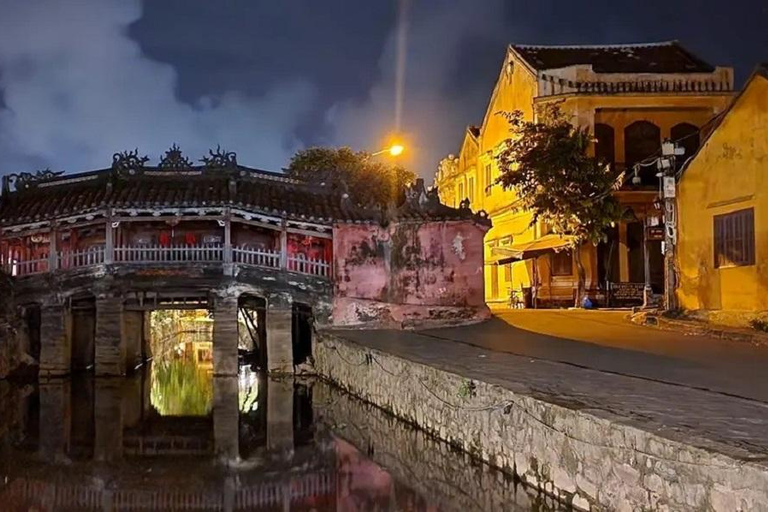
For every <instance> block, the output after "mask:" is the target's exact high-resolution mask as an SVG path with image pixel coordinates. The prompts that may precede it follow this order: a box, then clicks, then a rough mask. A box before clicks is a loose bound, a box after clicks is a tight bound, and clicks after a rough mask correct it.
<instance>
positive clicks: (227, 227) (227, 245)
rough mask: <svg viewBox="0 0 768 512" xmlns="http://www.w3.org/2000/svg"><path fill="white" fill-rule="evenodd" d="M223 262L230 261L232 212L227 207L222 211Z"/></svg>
mask: <svg viewBox="0 0 768 512" xmlns="http://www.w3.org/2000/svg"><path fill="white" fill-rule="evenodd" d="M224 263H225V264H227V263H232V214H231V212H230V210H229V208H227V209H226V210H225V212H224Z"/></svg>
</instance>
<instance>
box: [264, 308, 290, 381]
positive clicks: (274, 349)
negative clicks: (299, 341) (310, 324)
mask: <svg viewBox="0 0 768 512" xmlns="http://www.w3.org/2000/svg"><path fill="white" fill-rule="evenodd" d="M266 316H267V369H268V371H269V373H278V374H280V373H283V374H290V373H293V332H292V328H293V311H292V304H291V299H290V298H286V297H282V296H280V297H274V298H271V299H270V300H269V301H268V303H267V315H266Z"/></svg>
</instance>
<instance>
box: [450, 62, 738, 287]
mask: <svg viewBox="0 0 768 512" xmlns="http://www.w3.org/2000/svg"><path fill="white" fill-rule="evenodd" d="M508 62H512V66H511V67H510V66H508V65H507V63H508ZM510 69H511V72H510ZM625 79H628V80H631V79H637V80H642V79H644V78H643V77H642V76H639V77H637V76H633V75H628V76H627V77H625ZM730 98H731V95H730V94H729V93H714V92H712V93H704V92H702V93H693V92H685V93H683V92H680V93H648V94H645V93H617V94H603V95H600V94H560V95H552V96H540V91H539V81H538V78H537V76H536V73H535V71H534V70H532V69H531V68H529V67H528V66H527V65H526V64H525V63H524V62H522V61H521V60H519V59H518V58H517V56H516V54H515V53H514V52H511V51H510V52H508V54H507V57H506V59H505V61H504V65H503V66H502V70H501V73H500V74H499V79H498V81H497V83H496V86H495V88H494V90H493V93H492V95H491V98H490V102H489V105H488V109H487V111H486V114H485V118H484V120H483V124H482V126H481V127H480V135H479V136H478V137H477V138H474V137H471V136H470V135H468V134H467V135H466V136H465V140H464V143H463V145H462V150H461V153H460V155H459V157H458V159H457V161H456V166H457V167H456V170H455V173H454V174H453V176H451V177H443V179H438V180H437V181H436V185H437V186H438V189H439V192H440V198H441V200H442V201H443V202H444V203H445V204H448V205H458V202H459V201H460V200H461V198H458V197H456V193H457V192H458V187H457V186H456V184H457V183H459V182H462V183H464V190H465V194H464V195H465V196H467V195H468V193H467V192H466V190H467V186H468V184H469V183H468V178H469V176H473V179H474V184H475V191H474V197H473V199H474V200H473V201H472V203H471V205H470V206H471V208H472V209H473V210H481V209H482V210H485V211H486V212H488V214H489V216H490V218H491V221H492V222H493V227H492V229H491V230H489V231H488V233H487V234H486V237H485V241H486V264H485V278H486V281H485V289H486V298H487V300H488V301H489V302H494V301H499V302H505V301H506V300H507V299H508V297H509V290H510V288H512V289H516V290H519V289H520V288H521V287H528V286H530V285H531V277H532V263H531V262H530V261H529V262H518V263H514V264H513V265H512V280H511V281H507V280H505V272H504V269H503V267H499V266H497V265H496V264H495V263H493V262H494V261H495V260H496V259H498V257H494V256H493V255H492V252H491V249H490V248H491V246H492V245H494V244H499V243H501V241H502V240H504V239H508V238H509V237H510V236H511V237H512V243H514V244H520V243H525V242H528V241H531V240H534V239H535V238H538V237H540V236H542V235H544V234H546V233H545V231H544V230H543V229H542V226H534V227H531V226H530V223H531V215H530V213H528V212H525V211H514V205H515V193H514V192H513V191H512V190H503V189H502V188H501V187H500V186H498V185H495V186H493V187H492V188H491V194H490V195H489V196H486V194H485V187H486V186H488V185H489V183H487V180H486V173H485V168H486V165H490V166H491V181H493V180H495V179H496V178H497V177H498V176H499V169H498V166H497V164H496V155H497V154H498V151H499V147H500V144H501V143H503V142H504V141H505V140H507V139H508V138H509V137H510V131H509V123H508V122H507V120H506V119H504V118H503V117H502V116H500V115H497V113H498V112H511V111H514V110H520V111H522V112H523V114H524V116H525V118H526V119H529V120H533V118H534V113H535V110H536V109H537V108H538V106H539V105H541V104H544V103H546V102H551V101H556V102H559V103H560V105H561V109H562V110H563V111H564V112H566V113H570V114H571V115H572V118H573V122H574V123H577V124H579V125H581V126H588V127H590V128H593V127H594V124H595V122H602V123H606V124H610V125H612V126H613V127H614V131H615V146H616V147H615V156H616V161H617V162H623V161H624V137H623V131H624V127H625V126H627V125H629V124H631V123H632V122H634V121H636V120H647V121H651V122H653V123H654V124H656V125H657V126H659V128H660V130H661V138H662V139H664V138H667V137H669V136H670V130H671V127H672V126H674V125H676V124H678V123H680V122H687V123H691V124H694V125H696V126H699V127H701V126H702V125H704V124H705V123H706V122H707V121H708V120H709V119H711V118H712V117H713V116H714V115H715V114H717V113H719V112H721V111H722V110H723V109H724V108H726V106H727V105H728V103H729V101H730ZM643 199H644V200H645V197H644V196H643ZM650 202H651V203H652V202H653V198H651V199H650ZM636 211H637V209H636ZM596 252H597V251H596V250H595V248H594V247H592V246H588V247H584V248H583V249H582V261H583V263H584V266H585V268H586V271H587V286H588V287H596V286H597V254H596ZM625 259H626V258H625ZM545 260H546V261H545ZM624 264H625V266H626V261H625V262H624ZM494 272H496V273H497V277H498V295H496V296H494V295H493V286H492V282H493V279H492V273H494ZM623 273H624V274H626V273H627V269H623ZM576 279H577V278H576V270H575V268H574V275H573V276H572V277H571V278H567V277H566V278H563V277H559V278H557V279H555V281H557V282H556V283H555V285H556V286H557V287H567V283H568V281H570V282H571V283H573V285H574V286H575V283H576ZM539 281H540V283H541V284H542V285H543V287H544V288H545V289H544V290H542V293H545V292H546V287H547V286H548V285H549V283H551V282H552V281H551V280H550V279H549V276H548V259H546V258H544V259H542V260H541V261H540V262H539Z"/></svg>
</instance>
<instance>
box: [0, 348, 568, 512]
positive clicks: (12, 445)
mask: <svg viewBox="0 0 768 512" xmlns="http://www.w3.org/2000/svg"><path fill="white" fill-rule="evenodd" d="M91 510H100V511H101V510H103V511H138V510H147V511H150V510H200V511H208V510H222V511H229V510H264V511H267V510H270V511H271V510H274V511H289V510H290V511H326V510H327V511H377V510H382V511H394V510H403V511H438V510H456V511H470V510H483V511H484V510H505V511H521V512H522V511H525V512H529V511H549V510H555V508H554V505H553V503H552V502H551V500H549V499H548V498H545V497H543V496H539V495H537V494H536V493H535V491H532V490H529V489H526V488H524V487H522V486H520V485H517V484H515V483H514V482H513V481H512V480H511V479H510V478H509V477H507V476H505V475H503V474H502V473H500V472H498V471H494V470H492V469H491V468H489V467H487V466H484V465H481V464H477V463H475V462H474V461H472V460H470V459H469V458H468V457H466V456H465V455H462V454H459V453H456V452H455V451H453V450H451V449H450V448H449V447H447V445H445V444H443V443H438V442H436V441H434V440H432V439H430V438H428V437H427V436H425V435H424V434H423V433H421V432H418V431H416V430H413V429H412V428H410V427H409V426H407V425H405V424H403V423H402V422H399V421H397V420H395V419H394V418H392V417H390V416H388V415H387V414H385V413H383V412H382V411H380V410H378V409H376V408H373V407H370V406H368V405H367V404H364V403H362V402H360V401H359V400H356V399H354V398H351V397H350V396H348V395H346V394H344V393H342V392H340V391H338V390H336V389H335V388H332V387H330V386H328V385H326V384H325V383H322V382H318V381H310V380H304V381H293V380H290V381H269V380H267V379H266V378H264V377H263V376H262V375H259V374H256V373H254V372H251V371H250V370H248V369H247V368H244V369H243V370H242V371H241V373H240V375H239V376H238V377H237V378H235V377H214V376H212V375H211V372H210V368H207V367H206V366H205V364H202V365H201V364H200V363H198V364H187V363H185V362H182V361H176V362H173V361H172V362H170V363H167V364H163V365H160V364H157V365H155V366H153V367H151V368H147V369H145V370H144V371H143V372H141V373H140V374H137V375H135V376H134V377H130V378H124V379H93V378H76V379H68V380H52V381H47V382H40V383H37V384H26V385H19V384H11V383H8V382H1V381H0V511H2V512H17V511H91Z"/></svg>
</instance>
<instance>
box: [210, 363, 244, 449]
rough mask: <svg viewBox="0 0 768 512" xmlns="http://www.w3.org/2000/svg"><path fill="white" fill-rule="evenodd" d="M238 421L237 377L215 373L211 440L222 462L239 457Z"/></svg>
mask: <svg viewBox="0 0 768 512" xmlns="http://www.w3.org/2000/svg"><path fill="white" fill-rule="evenodd" d="M214 357H215V356H214ZM214 361H215V359H214ZM239 421H240V410H239V409H238V383H237V377H236V376H229V375H227V376H220V375H217V376H216V377H214V379H213V441H214V448H215V451H216V455H217V456H218V457H219V459H220V460H221V462H223V463H228V462H235V461H237V460H238V459H239V458H240V441H239V429H240V426H239V425H240V424H239Z"/></svg>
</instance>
